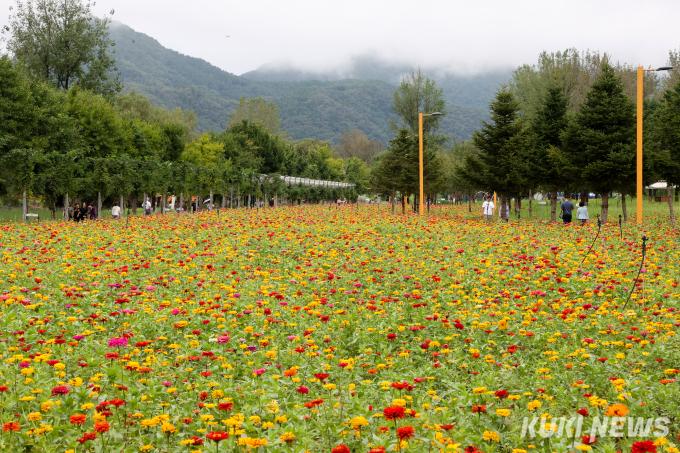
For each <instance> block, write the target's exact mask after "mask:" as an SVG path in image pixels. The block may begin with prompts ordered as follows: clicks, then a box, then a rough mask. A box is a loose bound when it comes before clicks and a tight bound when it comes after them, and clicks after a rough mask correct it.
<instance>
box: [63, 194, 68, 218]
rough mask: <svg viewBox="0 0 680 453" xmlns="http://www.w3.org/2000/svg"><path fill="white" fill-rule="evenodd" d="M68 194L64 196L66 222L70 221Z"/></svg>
mask: <svg viewBox="0 0 680 453" xmlns="http://www.w3.org/2000/svg"><path fill="white" fill-rule="evenodd" d="M68 204H69V201H68V193H67V194H66V195H64V220H68Z"/></svg>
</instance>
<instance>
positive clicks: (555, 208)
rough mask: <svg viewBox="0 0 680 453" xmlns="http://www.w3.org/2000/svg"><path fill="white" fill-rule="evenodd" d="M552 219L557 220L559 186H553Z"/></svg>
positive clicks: (551, 196)
mask: <svg viewBox="0 0 680 453" xmlns="http://www.w3.org/2000/svg"><path fill="white" fill-rule="evenodd" d="M550 220H551V221H552V222H556V221H557V187H555V188H553V191H552V193H551V194H550Z"/></svg>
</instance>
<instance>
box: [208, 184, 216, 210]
mask: <svg viewBox="0 0 680 453" xmlns="http://www.w3.org/2000/svg"><path fill="white" fill-rule="evenodd" d="M213 196H214V195H213V188H212V187H211V188H210V203H208V210H210V211H212V207H213V206H214V205H215V199H214V198H213Z"/></svg>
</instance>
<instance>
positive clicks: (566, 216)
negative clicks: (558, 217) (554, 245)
mask: <svg viewBox="0 0 680 453" xmlns="http://www.w3.org/2000/svg"><path fill="white" fill-rule="evenodd" d="M560 209H561V210H562V221H563V222H564V223H565V224H566V223H571V211H573V210H574V204H573V203H572V202H571V201H569V197H564V201H563V202H562V204H561V205H560Z"/></svg>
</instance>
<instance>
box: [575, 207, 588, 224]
mask: <svg viewBox="0 0 680 453" xmlns="http://www.w3.org/2000/svg"><path fill="white" fill-rule="evenodd" d="M576 218H577V219H578V220H580V221H581V225H585V224H586V223H588V220H590V216H589V215H588V206H586V204H585V203H584V202H582V201H581V202H579V204H578V210H577V211H576Z"/></svg>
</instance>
